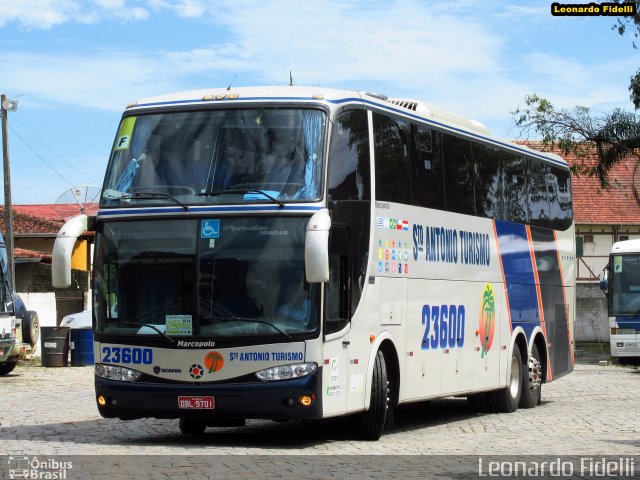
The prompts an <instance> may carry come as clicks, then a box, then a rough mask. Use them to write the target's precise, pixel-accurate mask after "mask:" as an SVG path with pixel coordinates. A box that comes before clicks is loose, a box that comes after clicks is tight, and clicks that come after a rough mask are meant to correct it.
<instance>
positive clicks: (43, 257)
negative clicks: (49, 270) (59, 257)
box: [13, 248, 53, 263]
mask: <svg viewBox="0 0 640 480" xmlns="http://www.w3.org/2000/svg"><path fill="white" fill-rule="evenodd" d="M13 256H14V257H16V258H39V259H40V261H41V262H42V263H51V259H52V258H53V255H51V254H50V253H44V252H37V251H35V250H26V249H24V248H14V249H13Z"/></svg>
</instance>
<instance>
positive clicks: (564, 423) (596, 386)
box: [0, 349, 640, 478]
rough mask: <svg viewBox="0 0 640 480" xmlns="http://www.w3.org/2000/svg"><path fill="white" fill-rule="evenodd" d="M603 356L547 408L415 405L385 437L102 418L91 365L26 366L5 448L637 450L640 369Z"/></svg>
mask: <svg viewBox="0 0 640 480" xmlns="http://www.w3.org/2000/svg"><path fill="white" fill-rule="evenodd" d="M603 358H606V356H604V355H603V354H601V353H600V351H599V350H598V349H595V350H594V349H590V350H588V351H587V350H585V351H579V352H578V363H577V364H576V367H575V371H574V372H573V373H572V374H570V375H568V376H566V377H563V378H561V379H559V380H558V381H556V382H553V383H551V384H548V385H544V386H543V402H542V405H540V406H538V407H537V408H535V409H533V410H518V411H517V412H515V413H513V414H476V413H473V412H471V411H470V410H469V409H468V408H467V405H466V401H465V400H464V399H454V398H450V399H444V400H438V401H433V402H428V403H421V404H414V405H411V406H408V407H405V408H402V409H400V410H399V411H398V412H397V415H396V426H395V428H394V429H393V430H392V431H390V432H387V433H386V434H385V435H384V436H383V437H382V439H381V440H380V441H378V442H359V441H356V440H355V439H354V438H353V437H352V435H351V433H350V431H349V428H348V423H346V422H345V421H343V420H340V421H335V420H334V421H328V422H324V423H320V422H318V423H311V424H309V423H295V422H294V423H274V422H268V421H249V422H248V424H247V426H246V427H244V428H217V429H216V428H209V429H208V430H207V432H206V434H205V435H204V436H201V437H185V436H182V435H181V434H180V433H179V431H178V425H177V421H174V420H152V419H147V420H135V421H129V422H122V421H119V420H114V419H103V418H101V417H100V416H99V414H98V412H97V410H96V407H95V404H94V393H93V368H92V367H67V368H42V367H39V366H35V365H33V366H19V367H18V368H17V369H16V370H15V371H14V373H13V374H11V375H9V376H6V377H2V378H1V379H0V401H1V402H2V408H0V450H4V451H5V452H6V453H7V454H8V455H13V456H20V455H114V454H116V455H163V456H165V455H175V456H194V455H247V454H250V455H267V456H271V458H273V455H313V456H319V455H359V454H361V455H372V454H374V455H394V456H397V455H412V454H415V455H433V454H438V455H496V454H512V455H614V456H620V455H638V453H639V452H640V415H638V399H639V398H640V370H639V369H638V368H637V367H634V366H611V365H608V366H600V365H598V360H601V359H603ZM183 458H184V457H183ZM190 458H191V457H190ZM638 470H639V471H640V464H639V465H638ZM245 473H246V470H245ZM1 476H2V465H0V477H1ZM258 476H260V475H258ZM69 478H71V477H69ZM158 478H165V477H163V476H160V477H158ZM194 478H198V477H194ZM218 478H220V476H218ZM261 478H264V476H262V477H261Z"/></svg>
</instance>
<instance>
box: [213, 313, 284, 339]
mask: <svg viewBox="0 0 640 480" xmlns="http://www.w3.org/2000/svg"><path fill="white" fill-rule="evenodd" d="M210 318H215V319H223V320H225V321H230V320H236V321H238V322H245V323H263V324H265V325H268V326H269V327H271V328H273V329H274V330H276V331H277V332H278V333H281V334H282V335H283V336H284V337H285V338H286V339H287V340H291V339H292V338H293V337H292V336H291V335H289V334H288V333H287V332H285V331H284V330H282V329H280V328H279V327H276V326H275V325H274V324H273V323H271V322H267V321H266V320H258V319H257V318H244V317H232V316H229V317H210Z"/></svg>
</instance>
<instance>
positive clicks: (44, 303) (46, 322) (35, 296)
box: [15, 262, 89, 326]
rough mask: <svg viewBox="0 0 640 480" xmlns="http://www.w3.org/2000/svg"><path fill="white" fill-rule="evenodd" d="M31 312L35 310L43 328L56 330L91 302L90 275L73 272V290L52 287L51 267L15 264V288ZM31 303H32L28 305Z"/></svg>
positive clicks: (35, 263)
mask: <svg viewBox="0 0 640 480" xmlns="http://www.w3.org/2000/svg"><path fill="white" fill-rule="evenodd" d="M15 291H16V292H19V293H20V296H21V297H22V300H24V302H25V304H26V305H27V308H28V309H29V310H35V311H36V312H38V316H39V317H40V322H41V325H43V326H56V325H58V324H59V323H60V321H61V320H62V318H63V317H64V316H66V315H69V314H70V313H77V312H81V311H82V310H84V309H85V308H86V305H87V300H88V298H89V294H88V292H89V272H86V271H82V270H72V271H71V287H69V288H62V289H58V288H57V289H55V290H54V288H53V286H52V285H51V265H50V264H47V263H40V262H26V263H20V262H19V263H16V287H15ZM29 302H32V303H29Z"/></svg>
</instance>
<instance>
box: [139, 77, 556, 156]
mask: <svg viewBox="0 0 640 480" xmlns="http://www.w3.org/2000/svg"><path fill="white" fill-rule="evenodd" d="M258 101H260V102H269V101H272V102H282V101H290V102H316V103H317V102H326V103H328V104H332V105H336V106H338V105H341V104H346V103H352V102H353V103H365V104H368V105H371V106H376V107H379V108H382V109H384V110H387V111H391V112H395V113H399V114H401V115H404V116H408V117H411V118H414V119H417V120H421V121H425V122H427V123H430V124H432V125H434V126H438V127H441V128H443V129H446V130H450V131H453V132H456V133H460V134H463V135H467V136H471V137H474V138H476V139H478V140H480V141H484V142H487V143H491V144H494V145H495V146H498V147H506V148H509V149H511V150H515V151H519V152H522V153H525V154H527V155H531V156H534V157H537V158H541V159H544V160H546V161H549V162H551V163H553V164H555V165H559V166H562V167H564V168H568V164H567V162H566V161H565V160H564V159H563V158H562V157H560V156H558V155H556V154H554V153H550V152H540V151H538V150H534V149H532V148H529V147H527V146H525V145H519V144H515V143H512V142H511V141H509V140H505V139H500V138H496V137H493V136H491V135H490V132H489V129H488V128H486V127H485V126H484V125H483V124H482V123H480V122H478V121H476V120H472V119H470V118H467V117H464V116H462V115H459V114H456V113H453V112H450V111H448V110H445V109H443V108H440V107H437V106H434V105H431V104H428V103H426V102H422V101H421V100H414V99H400V98H388V97H387V96H385V95H381V94H377V93H371V92H364V91H355V90H342V89H336V88H325V87H303V86H270V87H269V86H265V87H238V88H230V89H227V88H210V89H201V90H190V91H184V92H175V93H170V94H167V95H160V96H156V97H149V98H144V99H141V100H139V101H137V102H135V103H132V104H130V105H128V107H127V110H137V109H147V108H154V107H163V106H167V107H169V106H180V105H194V104H202V105H208V104H211V103H212V102H214V103H238V102H247V103H251V102H258Z"/></svg>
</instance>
